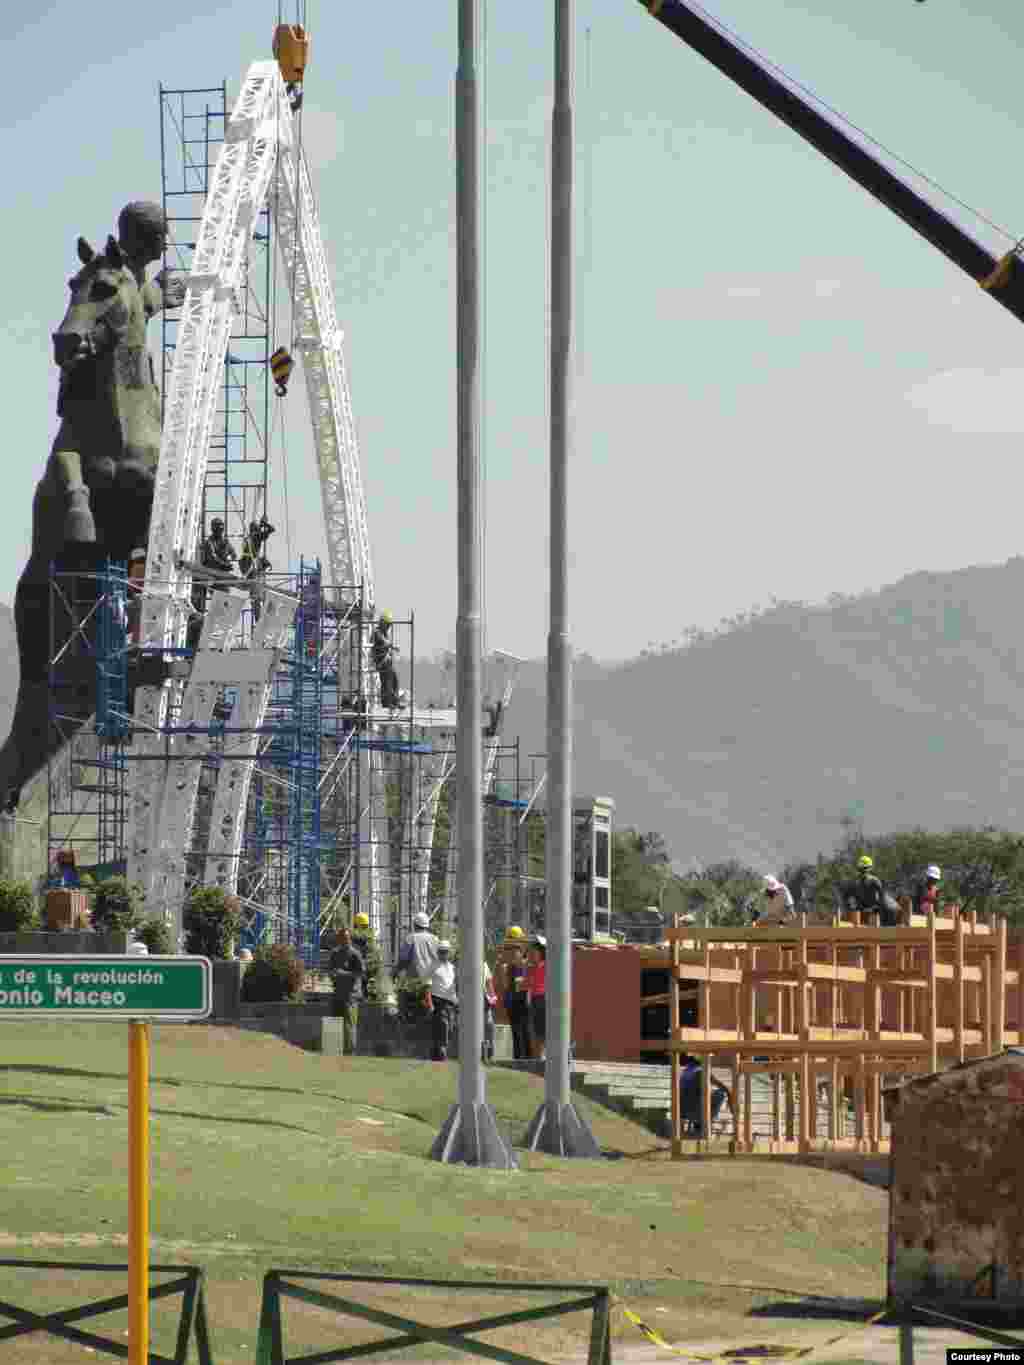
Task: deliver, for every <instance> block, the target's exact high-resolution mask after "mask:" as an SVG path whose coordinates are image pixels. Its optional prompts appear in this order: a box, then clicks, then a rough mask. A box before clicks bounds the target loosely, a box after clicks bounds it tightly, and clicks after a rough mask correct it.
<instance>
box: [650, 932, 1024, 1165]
mask: <svg viewBox="0 0 1024 1365" xmlns="http://www.w3.org/2000/svg"><path fill="white" fill-rule="evenodd" d="M857 918H858V919H859V917H857ZM904 918H905V922H904V923H903V924H900V925H898V926H896V927H894V928H879V927H875V926H873V925H863V924H860V923H839V922H836V923H833V924H831V925H828V924H821V923H815V924H810V925H809V924H808V923H807V916H806V915H801V917H800V921H799V924H798V925H781V926H775V925H773V926H770V927H765V928H743V929H698V928H696V927H694V926H693V925H685V926H683V925H680V923H679V917H678V916H674V917H673V925H672V927H671V928H670V929H668V930H666V934H665V939H666V942H665V945H664V949H665V950H667V952H666V951H662V952H656V951H653V950H648V951H647V952H646V953H644V954H642V955H641V962H642V963H643V965H649V966H654V965H657V966H660V967H662V968H664V967H666V966H667V967H668V968H669V986H670V988H669V993H668V1004H669V1038H668V1042H667V1045H666V1043H665V1042H664V1041H658V1042H650V1041H643V1040H641V1042H640V1049H641V1051H644V1050H646V1051H657V1052H665V1051H668V1052H669V1053H670V1054H671V1057H672V1155H673V1157H674V1158H676V1159H678V1158H680V1157H681V1156H682V1155H683V1140H682V1131H681V1128H682V1116H681V1112H680V1103H679V1056H680V1054H681V1053H691V1054H692V1055H694V1056H698V1057H702V1058H704V1061H705V1065H704V1068H703V1071H704V1084H703V1085H702V1096H701V1100H702V1104H701V1109H702V1114H703V1119H704V1131H705V1134H706V1135H710V1131H711V1129H710V1119H711V1095H712V1086H711V1067H712V1061H713V1059H714V1058H715V1057H718V1058H719V1060H720V1063H725V1064H726V1065H727V1066H728V1067H729V1070H730V1072H731V1085H730V1087H729V1089H730V1100H731V1104H732V1124H731V1130H732V1131H731V1137H730V1141H729V1150H730V1151H731V1152H734V1153H746V1152H752V1151H754V1150H755V1148H757V1149H758V1150H763V1148H761V1147H758V1146H757V1141H758V1140H757V1139H756V1138H755V1135H754V1133H753V1129H752V1117H751V1101H752V1078H753V1077H754V1076H755V1075H757V1074H765V1075H768V1076H770V1077H771V1078H772V1115H773V1117H772V1133H771V1136H770V1138H769V1139H768V1149H769V1150H770V1151H772V1152H776V1151H777V1152H792V1151H797V1152H807V1151H811V1150H814V1149H819V1150H820V1149H824V1150H849V1149H851V1148H852V1149H854V1150H859V1151H865V1152H867V1151H871V1152H882V1151H886V1150H888V1138H887V1136H886V1131H885V1125H884V1115H883V1111H882V1100H881V1096H882V1089H883V1083H894V1082H895V1081H897V1080H898V1079H900V1078H902V1077H907V1076H914V1075H927V1074H931V1073H934V1072H936V1071H938V1070H939V1069H940V1068H941V1067H944V1066H950V1065H956V1064H957V1063H959V1062H964V1061H966V1060H969V1059H972V1058H976V1057H980V1056H989V1055H992V1054H993V1053H996V1052H999V1051H1002V1049H1003V1048H1005V1047H1009V1046H1014V1045H1021V1044H1024V941H1022V939H1021V937H1020V936H1019V935H1015V937H1014V940H1013V941H1012V943H1011V941H1010V938H1009V934H1008V929H1007V924H1006V921H1005V919H1002V918H1000V917H997V916H989V917H987V918H986V920H985V921H983V922H979V919H978V916H977V914H976V913H974V912H972V913H970V914H961V913H960V912H959V910H958V909H957V908H956V907H953V908H952V909H951V910H950V911H948V912H947V913H945V914H944V915H942V916H936V915H935V913H934V912H930V913H929V914H928V915H927V916H924V915H911V914H906V915H905V917H904ZM766 954H767V956H766ZM684 983H689V985H690V987H691V988H693V989H695V993H696V997H697V1026H696V1028H684V1027H682V1025H681V1023H680V1007H679V992H680V990H681V989H682V988H683V985H684ZM723 996H724V1003H723ZM765 997H767V999H766V998H765ZM652 999H653V997H651V998H646V999H645V1003H651V1000H652ZM658 999H659V1000H662V1001H664V1000H665V997H664V996H660V997H658ZM1011 1002H1012V1003H1013V1007H1012V1009H1011V1010H1010V1013H1008V1012H1007V1011H1008V1006H1009V1005H1010V1004H1011ZM769 1007H771V1008H769ZM762 1010H763V1011H764V1013H763V1014H762ZM1013 1016H1015V1018H1013V1022H1014V1023H1015V1025H1016V1027H1013V1028H1011V1026H1010V1025H1011V1018H1012V1017H1013ZM764 1023H767V1024H769V1025H770V1027H768V1028H765V1027H762V1026H761V1025H762V1024H764ZM765 1057H767V1059H768V1060H767V1061H764V1060H755V1058H759V1059H763V1058H765ZM819 1088H822V1089H824V1090H825V1091H826V1092H827V1105H826V1115H825V1123H824V1128H825V1133H824V1134H822V1133H821V1132H819V1129H820V1128H821V1127H822V1125H821V1123H820V1121H819V1100H818V1092H819ZM847 1095H851V1096H852V1098H853V1104H854V1114H855V1132H854V1133H853V1134H852V1135H849V1134H847V1133H846V1108H845V1104H843V1100H844V1097H846V1096H847ZM709 1141H710V1139H709V1136H706V1137H705V1138H704V1139H703V1140H702V1141H701V1142H700V1143H699V1144H698V1147H697V1150H698V1151H700V1150H707V1147H708V1145H709Z"/></svg>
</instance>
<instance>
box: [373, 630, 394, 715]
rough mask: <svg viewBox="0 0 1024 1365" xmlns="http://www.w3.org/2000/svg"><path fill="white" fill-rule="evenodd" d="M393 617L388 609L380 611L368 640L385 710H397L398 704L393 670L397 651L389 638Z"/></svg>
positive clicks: (381, 701) (381, 702)
mask: <svg viewBox="0 0 1024 1365" xmlns="http://www.w3.org/2000/svg"><path fill="white" fill-rule="evenodd" d="M394 619H395V618H394V616H393V615H392V614H391V612H390V611H387V610H385V611H382V612H381V614H380V619H379V620H378V622H377V625H376V627H375V629H374V632H373V636H372V638H371V640H370V657H371V658H372V659H373V666H374V668H375V669H376V670H377V677H378V679H379V680H380V704H381V706H383V707H384V709H385V711H394V710H397V708H398V706H399V693H398V673H397V672H396V671H395V655H396V654H397V653H398V652H399V651H398V646H397V645H396V644H395V643H394V642H393V640H392V639H391V627H392V625H393V624H394Z"/></svg>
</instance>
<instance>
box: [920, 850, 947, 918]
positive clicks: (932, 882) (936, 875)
mask: <svg viewBox="0 0 1024 1365" xmlns="http://www.w3.org/2000/svg"><path fill="white" fill-rule="evenodd" d="M941 881H942V868H941V867H937V866H936V864H935V863H929V864H928V866H927V867H926V868H925V870H924V876H923V877H922V878H921V879H920V880H919V881H918V882H917V884H916V885H915V887H914V914H915V915H927V914H928V912H929V911H930V910H936V911H937V910H938V908H939V883H940V882H941Z"/></svg>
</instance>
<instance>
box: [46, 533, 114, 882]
mask: <svg viewBox="0 0 1024 1365" xmlns="http://www.w3.org/2000/svg"><path fill="white" fill-rule="evenodd" d="M128 615H129V604H128V575H127V567H126V565H125V564H123V563H119V562H115V561H112V560H109V559H97V560H96V561H95V563H94V565H92V566H89V565H87V564H86V563H85V562H84V561H83V563H82V564H81V565H79V566H77V567H75V568H73V569H68V568H66V567H60V568H58V567H56V566H54V569H53V572H52V575H51V579H50V628H51V636H50V662H49V684H48V685H49V711H50V719H49V724H50V728H51V740H52V745H53V747H54V751H53V753H52V755H51V758H50V760H49V762H48V788H49V798H48V814H47V845H48V854H49V857H48V863H49V868H50V874H51V876H53V875H61V876H64V875H65V874H63V873H57V871H56V869H58V868H74V869H75V878H76V879H77V875H78V874H80V873H82V872H85V871H89V872H91V873H92V874H93V875H94V876H96V877H103V876H109V875H111V874H113V873H118V872H122V871H123V869H124V856H125V850H124V825H125V810H126V783H125V744H126V742H127V740H128V735H129V728H130V725H129V719H128V644H129V639H128V637H129V620H128ZM90 698H91V699H92V704H94V705H95V711H94V713H93V715H92V716H91V717H90V714H89V712H90V710H91V709H92V704H91V703H90ZM90 722H91V723H90Z"/></svg>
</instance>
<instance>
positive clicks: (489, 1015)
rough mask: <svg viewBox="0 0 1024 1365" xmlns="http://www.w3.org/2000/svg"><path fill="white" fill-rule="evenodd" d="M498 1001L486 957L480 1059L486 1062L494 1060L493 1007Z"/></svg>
mask: <svg viewBox="0 0 1024 1365" xmlns="http://www.w3.org/2000/svg"><path fill="white" fill-rule="evenodd" d="M497 1003H498V997H497V995H495V993H494V977H493V975H492V974H491V969H490V967H488V965H487V962H486V959H485V961H484V1041H483V1048H482V1060H483V1061H484V1063H485V1064H486V1063H487V1062H493V1061H494V1007H495V1005H497Z"/></svg>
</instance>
